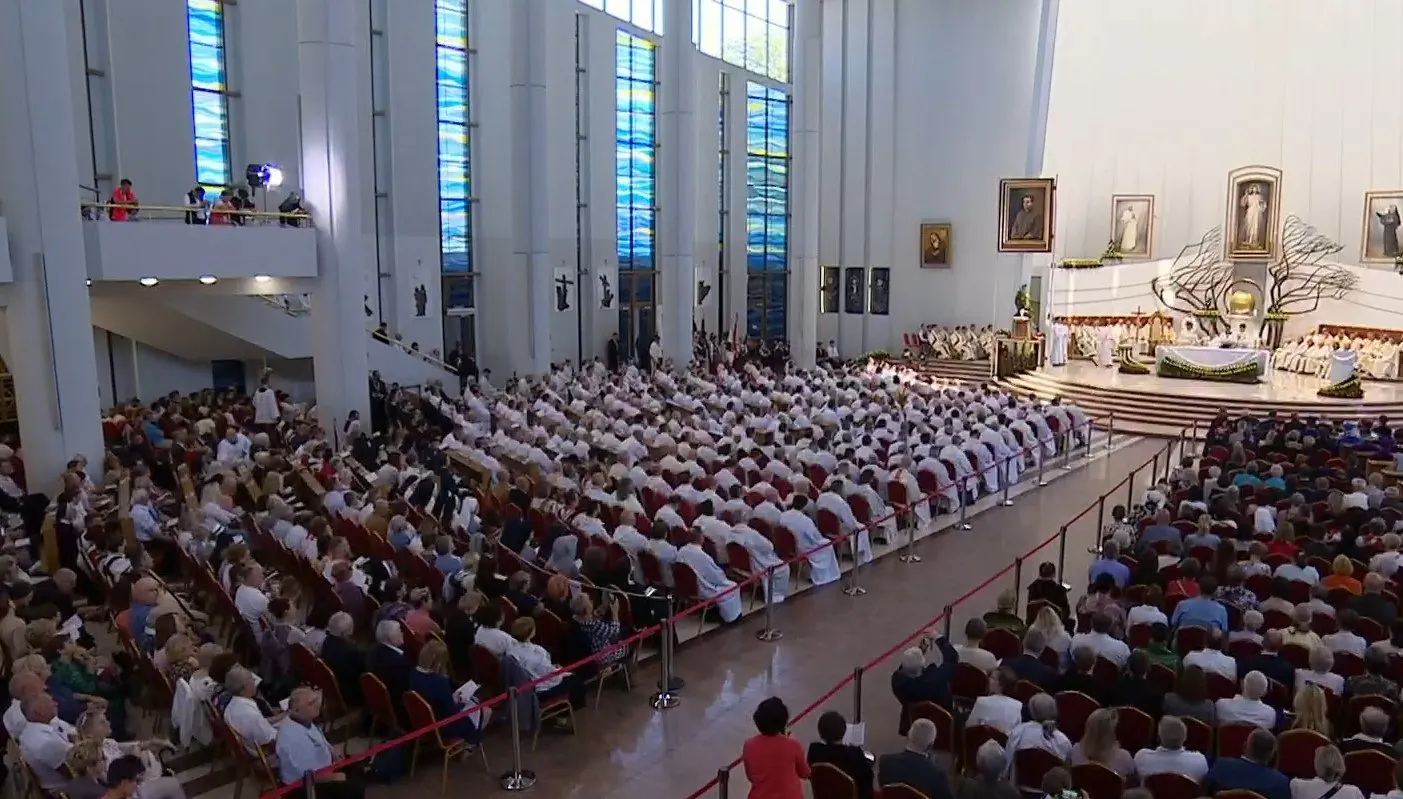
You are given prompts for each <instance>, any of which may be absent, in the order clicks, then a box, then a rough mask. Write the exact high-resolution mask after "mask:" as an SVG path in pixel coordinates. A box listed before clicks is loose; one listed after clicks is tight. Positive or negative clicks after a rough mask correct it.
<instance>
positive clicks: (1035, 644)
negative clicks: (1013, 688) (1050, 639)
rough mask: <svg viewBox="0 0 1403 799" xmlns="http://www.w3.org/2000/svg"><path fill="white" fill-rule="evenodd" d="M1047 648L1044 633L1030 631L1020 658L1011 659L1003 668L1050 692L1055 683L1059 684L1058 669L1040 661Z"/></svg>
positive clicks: (1026, 636) (1024, 638)
mask: <svg viewBox="0 0 1403 799" xmlns="http://www.w3.org/2000/svg"><path fill="white" fill-rule="evenodd" d="M1046 647H1047V639H1046V637H1045V636H1043V634H1042V631H1041V630H1029V631H1028V634H1027V635H1024V636H1023V651H1022V652H1021V653H1020V654H1019V655H1018V657H1013V658H1009V659H1008V660H1007V661H1006V662H1005V663H1004V664H1003V666H1004V668H1007V669H1009V670H1010V671H1012V672H1013V673H1014V674H1015V675H1017V676H1018V679H1020V680H1027V681H1028V682H1030V683H1032V684H1034V685H1036V686H1038V687H1039V688H1041V689H1043V690H1044V691H1046V690H1050V689H1051V688H1052V685H1053V683H1055V682H1057V669H1054V668H1052V667H1051V666H1049V665H1047V664H1046V663H1044V662H1042V661H1041V660H1039V659H1038V656H1039V655H1041V654H1042V651H1043V649H1045V648H1046Z"/></svg>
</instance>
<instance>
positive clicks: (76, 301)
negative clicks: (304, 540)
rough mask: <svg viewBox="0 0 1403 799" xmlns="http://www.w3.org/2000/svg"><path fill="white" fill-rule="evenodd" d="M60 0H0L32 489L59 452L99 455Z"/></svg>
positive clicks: (17, 364) (19, 357)
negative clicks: (55, 1) (50, 0)
mask: <svg viewBox="0 0 1403 799" xmlns="http://www.w3.org/2000/svg"><path fill="white" fill-rule="evenodd" d="M70 81H71V76H70V74H69V64H68V32H67V30H66V21H65V18H64V9H63V4H62V3H50V2H45V0H0V214H3V216H4V218H5V222H6V225H7V227H8V230H9V241H10V259H11V261H12V262H13V264H14V271H15V282H14V285H13V286H12V287H11V293H10V302H9V307H8V308H6V310H5V327H6V330H5V332H6V333H7V337H8V343H9V352H8V353H7V355H8V356H9V366H10V370H11V372H12V373H13V374H14V376H15V393H16V395H17V400H18V404H19V428H20V438H21V439H22V441H23V445H24V454H25V471H26V476H27V477H28V480H29V486H30V489H31V490H34V491H41V492H45V493H48V492H50V491H52V489H53V486H54V481H55V480H57V479H58V476H59V474H60V473H61V472H62V471H63V468H64V465H65V464H66V462H67V460H68V458H70V457H72V456H73V455H75V454H78V453H82V454H83V455H85V456H87V458H88V461H89V463H90V464H92V466H90V467H89V468H97V464H100V463H102V427H101V401H100V399H99V393H98V384H97V366H96V361H95V359H94V355H93V333H92V310H91V308H90V306H89V304H88V290H87V284H86V280H87V259H86V254H85V252H84V247H83V229H82V225H83V223H82V221H81V220H80V218H79V216H78V213H77V209H78V199H79V198H78V193H77V186H78V184H79V182H80V181H79V178H78V159H77V145H76V143H75V133H74V112H73V102H72V95H71V82H70Z"/></svg>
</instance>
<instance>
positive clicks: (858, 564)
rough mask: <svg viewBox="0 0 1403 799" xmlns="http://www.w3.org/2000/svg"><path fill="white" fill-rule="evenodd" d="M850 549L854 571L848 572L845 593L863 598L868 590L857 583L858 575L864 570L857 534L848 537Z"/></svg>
mask: <svg viewBox="0 0 1403 799" xmlns="http://www.w3.org/2000/svg"><path fill="white" fill-rule="evenodd" d="M848 548H849V549H850V550H851V551H852V555H853V570H852V571H851V572H848V575H849V580H848V585H847V587H846V588H844V589H843V593H845V594H847V595H848V596H862V595H863V594H866V593H867V589H866V588H863V587H862V585H861V584H860V583H858V581H857V573H858V572H859V571H860V570H861V569H862V561H861V560H860V559H859V558H858V556H857V533H853V534H852V535H850V536H848Z"/></svg>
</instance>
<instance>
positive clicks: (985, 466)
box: [955, 433, 1002, 494]
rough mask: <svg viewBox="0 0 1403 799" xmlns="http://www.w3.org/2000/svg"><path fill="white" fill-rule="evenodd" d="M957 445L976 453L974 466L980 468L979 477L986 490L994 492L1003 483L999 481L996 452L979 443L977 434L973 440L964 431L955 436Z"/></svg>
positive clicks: (967, 451)
mask: <svg viewBox="0 0 1403 799" xmlns="http://www.w3.org/2000/svg"><path fill="white" fill-rule="evenodd" d="M955 446H957V447H959V448H960V449H961V450H964V451H965V452H966V453H970V452H972V453H974V455H973V458H974V467H975V468H976V469H977V470H978V472H979V474H978V476H979V479H980V481H981V482H983V483H984V490H985V492H987V493H990V494H992V493H994V492H996V491H998V490H999V486H1000V485H1002V484H1001V483H1000V482H999V465H998V463H997V462H995V461H994V453H993V452H991V451H989V449H988V448H987V447H985V446H984V445H983V444H981V443H979V440H978V437H977V434H976V438H975V439H974V440H973V441H968V440H966V438H965V435H964V434H963V433H961V434H958V435H956V436H955Z"/></svg>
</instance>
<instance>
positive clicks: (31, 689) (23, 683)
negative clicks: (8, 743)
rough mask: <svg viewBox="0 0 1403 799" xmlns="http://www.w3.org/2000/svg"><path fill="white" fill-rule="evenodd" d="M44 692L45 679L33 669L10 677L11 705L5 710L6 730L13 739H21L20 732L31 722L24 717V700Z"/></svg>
mask: <svg viewBox="0 0 1403 799" xmlns="http://www.w3.org/2000/svg"><path fill="white" fill-rule="evenodd" d="M42 693H44V680H43V678H42V677H40V676H39V675H38V674H35V673H34V672H32V671H21V672H20V673H18V674H16V675H15V676H13V677H11V678H10V706H9V708H7V709H6V710H5V719H4V720H5V731H6V732H8V733H9V734H10V738H11V739H13V740H16V741H17V740H19V736H20V733H22V732H24V727H25V725H26V724H28V723H29V721H28V720H27V719H25V717H24V702H25V700H27V699H29V698H30V697H32V696H37V695H39V694H42Z"/></svg>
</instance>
